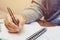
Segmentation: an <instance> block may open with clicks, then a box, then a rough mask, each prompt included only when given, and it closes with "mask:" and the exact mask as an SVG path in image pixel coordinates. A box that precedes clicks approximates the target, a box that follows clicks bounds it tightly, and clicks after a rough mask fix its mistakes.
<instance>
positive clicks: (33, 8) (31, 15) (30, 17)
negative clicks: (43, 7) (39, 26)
mask: <svg viewBox="0 0 60 40" xmlns="http://www.w3.org/2000/svg"><path fill="white" fill-rule="evenodd" d="M38 7H39V6H38V5H36V4H34V3H33V4H31V5H30V6H29V7H28V8H26V9H24V11H23V13H24V14H25V15H26V17H27V20H26V23H31V22H34V21H36V20H37V19H39V18H41V17H42V16H43V15H42V11H39V10H38V9H39V8H38Z"/></svg>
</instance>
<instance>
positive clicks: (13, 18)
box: [7, 7, 18, 25]
mask: <svg viewBox="0 0 60 40" xmlns="http://www.w3.org/2000/svg"><path fill="white" fill-rule="evenodd" d="M7 10H8V12H9V15H10V17H11V19H12V21H13V23H14V24H16V25H18V22H17V20H16V19H15V17H14V14H13V12H12V11H11V9H10V8H8V7H7Z"/></svg>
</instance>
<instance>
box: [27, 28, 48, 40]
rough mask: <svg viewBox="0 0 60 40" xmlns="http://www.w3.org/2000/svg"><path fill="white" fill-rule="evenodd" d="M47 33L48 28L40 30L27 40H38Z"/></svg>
mask: <svg viewBox="0 0 60 40" xmlns="http://www.w3.org/2000/svg"><path fill="white" fill-rule="evenodd" d="M46 31H47V29H46V28H43V29H42V30H39V31H38V32H36V33H34V34H33V35H31V36H30V37H28V38H27V40H36V39H37V38H38V37H39V36H41V35H42V34H43V33H45V32H46Z"/></svg>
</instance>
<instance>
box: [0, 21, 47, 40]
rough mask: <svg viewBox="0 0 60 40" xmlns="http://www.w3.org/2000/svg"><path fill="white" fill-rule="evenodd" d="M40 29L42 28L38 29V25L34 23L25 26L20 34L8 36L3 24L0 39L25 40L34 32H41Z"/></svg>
mask: <svg viewBox="0 0 60 40" xmlns="http://www.w3.org/2000/svg"><path fill="white" fill-rule="evenodd" d="M41 29H42V28H41V27H40V25H39V24H38V23H37V22H34V23H31V24H25V25H24V27H23V30H22V32H21V33H20V34H10V33H8V31H7V29H6V27H5V25H4V23H3V24H1V30H2V32H0V38H5V39H7V40H26V38H27V37H29V36H31V35H32V34H34V33H35V32H37V31H38V30H41ZM45 38H46V37H45ZM40 39H41V38H40ZM44 40H45V39H44Z"/></svg>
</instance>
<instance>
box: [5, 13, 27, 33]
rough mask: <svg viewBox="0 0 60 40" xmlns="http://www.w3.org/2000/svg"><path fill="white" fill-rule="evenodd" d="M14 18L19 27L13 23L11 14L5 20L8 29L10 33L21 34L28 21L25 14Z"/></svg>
mask: <svg viewBox="0 0 60 40" xmlns="http://www.w3.org/2000/svg"><path fill="white" fill-rule="evenodd" d="M14 16H15V19H16V21H17V23H18V25H19V26H17V25H15V24H14V23H13V21H12V19H11V17H10V15H9V14H8V15H7V16H6V18H5V20H4V23H5V26H6V28H7V29H8V31H9V32H12V33H16V32H20V31H21V30H22V28H23V25H24V24H25V21H26V17H25V15H23V14H19V15H14Z"/></svg>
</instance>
